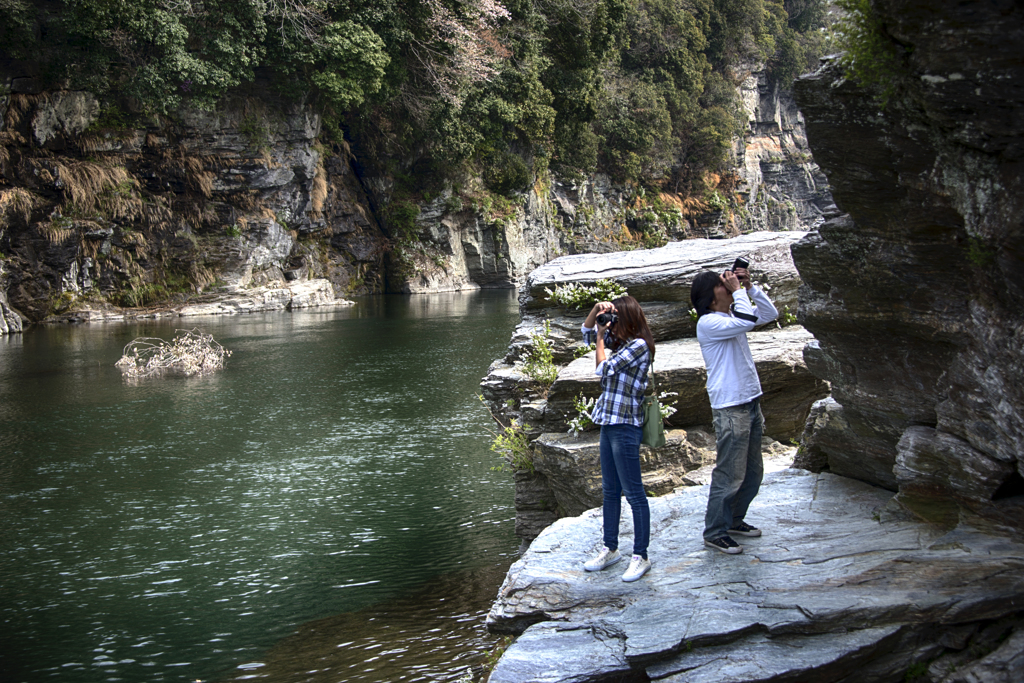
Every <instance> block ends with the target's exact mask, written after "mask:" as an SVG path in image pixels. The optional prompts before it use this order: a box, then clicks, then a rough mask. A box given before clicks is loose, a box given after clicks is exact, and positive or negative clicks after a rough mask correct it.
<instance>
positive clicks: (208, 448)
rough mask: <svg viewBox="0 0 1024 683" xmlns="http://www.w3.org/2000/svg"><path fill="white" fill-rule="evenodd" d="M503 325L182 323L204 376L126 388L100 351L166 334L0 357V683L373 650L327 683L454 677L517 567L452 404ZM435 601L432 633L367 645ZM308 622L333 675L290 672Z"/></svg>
mask: <svg viewBox="0 0 1024 683" xmlns="http://www.w3.org/2000/svg"><path fill="white" fill-rule="evenodd" d="M515 319H516V309H515V299H514V297H513V295H512V294H511V293H508V292H500V293H499V292H491V293H477V294H452V295H435V296H418V297H415V298H400V297H381V298H376V299H368V300H366V301H363V302H360V304H359V305H357V306H355V307H353V308H351V309H344V310H338V311H329V312H302V313H295V314H286V313H278V314H268V315H257V316H241V317H235V318H216V319H209V320H207V319H201V320H200V321H199V322H200V323H201V325H200V327H201V329H202V330H203V331H204V332H208V333H211V334H213V336H214V337H215V338H216V339H217V341H219V342H220V343H222V344H223V345H224V346H225V348H228V349H230V350H231V351H232V352H233V355H232V356H231V358H230V359H229V360H228V363H227V366H226V367H225V369H224V370H223V371H222V372H219V373H217V374H215V375H212V376H209V377H203V378H166V379H161V380H156V381H147V382H142V383H139V384H137V385H129V384H126V383H125V382H123V381H122V380H121V377H120V374H119V372H118V371H117V369H116V368H115V367H114V365H113V364H114V362H115V361H116V360H117V359H118V358H119V357H120V355H121V350H122V348H123V346H124V345H125V344H126V343H128V342H129V341H131V339H133V338H135V337H138V336H157V337H162V338H165V339H169V338H170V337H171V336H172V335H173V333H174V328H175V323H174V322H161V321H154V322H148V323H134V324H131V325H127V324H126V325H106V326H103V325H93V326H87V327H56V328H38V329H32V330H30V331H29V332H27V333H26V334H25V335H23V338H19V340H18V341H10V340H8V341H5V343H3V344H0V520H2V521H3V523H2V525H0V680H3V681H37V680H45V679H47V678H57V679H59V680H62V681H65V680H67V681H90V682H91V681H97V680H109V681H178V680H195V679H203V680H209V679H214V678H224V677H225V676H229V677H231V678H232V679H233V678H235V677H237V676H246V675H253V676H256V675H260V672H261V671H275V672H277V673H276V678H275V680H288V678H287V677H288V676H293V675H294V676H299V675H300V673H301V672H302V671H309V670H311V669H313V668H317V669H325V668H334V669H338V668H339V667H343V666H347V664H345V663H344V660H343V655H342V652H341V651H344V652H345V653H349V654H351V656H352V657H354V658H356V659H358V657H363V658H364V659H365V658H367V657H368V656H375V655H373V654H372V651H374V650H380V651H382V652H390V654H389V655H388V656H387V657H381V660H386V662H387V666H388V667H391V668H389V669H388V670H387V673H381V674H380V675H381V676H382V678H376V679H375V678H373V677H372V676H374V675H377V674H374V673H372V672H373V671H374V670H375V669H374V668H372V667H369V665H367V667H368V668H364V669H363V670H362V671H363V672H364V673H363V674H361V675H363V676H364V677H363V678H361V679H355V678H353V679H350V680H447V679H446V676H448V674H449V673H451V672H453V671H457V670H459V667H460V666H462V667H463V669H464V668H465V667H467V666H469V664H468V662H467V663H465V664H464V665H463V664H460V663H459V662H460V661H461V659H460V658H465V657H468V656H470V654H472V655H473V656H477V655H478V654H479V653H480V652H481V651H482V650H483V649H484V648H485V645H484V644H485V641H486V638H485V637H484V635H483V633H482V631H481V630H479V629H480V624H479V621H480V619H481V618H482V616H481V615H482V612H483V611H484V610H486V608H487V605H488V603H489V600H490V599H491V598H493V596H494V595H495V594H496V591H497V588H498V585H499V584H500V579H501V573H502V571H503V569H504V568H506V567H507V565H508V564H509V563H510V562H511V560H512V554H513V552H514V548H515V547H516V544H515V540H514V535H513V518H514V510H513V506H512V490H511V489H512V487H511V483H510V481H509V480H508V478H507V475H501V474H499V473H495V472H492V471H491V470H490V467H491V465H492V463H493V455H492V454H491V453H490V452H489V450H488V438H487V434H486V432H485V430H484V426H485V425H486V424H487V422H486V419H489V418H488V417H487V415H486V412H484V410H483V409H482V408H481V406H480V404H479V402H478V401H477V399H476V397H475V394H476V392H477V391H478V383H479V380H480V377H481V376H482V375H483V374H484V373H485V372H486V368H487V366H488V364H489V362H490V361H491V359H493V358H495V357H497V356H499V355H501V353H502V350H503V348H504V346H505V344H506V343H507V340H508V338H509V335H510V333H511V330H512V328H513V326H514V324H515ZM192 324H193V323H192V321H190V322H189V326H192ZM178 325H179V326H180V322H179V323H178ZM485 418H486V419H485ZM450 574H459V575H460V576H462V577H463V578H461V579H460V580H459V581H458V582H456V583H450V584H449V583H445V581H446V580H445V579H444V578H442V577H444V576H446V575H450ZM477 575H479V577H480V578H479V579H474V578H472V577H475V576H477ZM492 575H493V576H492ZM438 581H440V582H441V583H437V582H438ZM486 581H489V582H491V583H490V585H489V589H488V587H487V586H485V585H484V584H483V583H480V582H486ZM438 586H440V588H439V587H438ZM444 586H452V587H453V588H451V589H450V590H449V588H444ZM459 586H462V587H464V588H465V592H464V593H460V592H459V590H457V588H458V587H459ZM418 591H419V592H418ZM438 591H442V592H444V591H447V592H448V593H450V594H451V595H452V597H451V599H450V600H446V601H445V603H446V604H445V606H446V605H447V604H450V605H452V606H453V607H452V611H450V612H446V611H445V610H444V609H440V611H439V612H438V617H437V618H438V620H439V623H442V624H444V625H441V626H427V624H428V623H430V619H428V618H427V617H426V616H424V617H423V618H420V619H416V620H413V621H412V622H404V623H408V624H409V626H408V627H403V628H401V629H398V628H396V627H393V626H391V625H385V623H384V622H389V623H390V622H391V621H392V620H395V623H396V624H397V623H398V621H397V620H398V617H399V613H400V612H402V611H403V609H406V608H404V607H403V608H400V609H396V608H391V607H382V606H387V605H410V604H414V603H415V604H420V605H421V609H420V611H421V612H422V610H423V609H427V607H426V605H429V604H433V603H431V602H430V601H431V600H432V598H430V597H429V596H430V595H437V594H438ZM413 594H416V595H418V596H419V597H418V598H415V599H412V598H410V597H409V596H410V595H413ZM470 596H473V597H472V600H471V599H470ZM481 596H486V597H481ZM409 600H412V601H413V602H409ZM424 600H425V601H426V602H423V601H424ZM474 600H478V601H479V602H473V601H474ZM396 601H398V602H396ZM471 603H472V604H475V605H476V607H472V606H471ZM374 609H377V610H380V612H379V613H380V615H381V616H380V617H379V618H378V617H374V618H372V619H371V618H370V617H368V616H366V615H368V614H373V611H372V610H374ZM366 610H370V611H366ZM413 611H415V610H413ZM353 612H354V613H355V615H352V614H351V613H353ZM339 614H350V616H345V617H338V616H337V615H339ZM424 614H425V613H424ZM462 619H466V620H467V621H466V624H467V625H466V626H465V628H464V629H463V627H462V626H458V625H457V624H462V623H463V622H462V621H461V620H462ZM472 620H476V621H475V623H472V624H470V621H472ZM311 621H313V622H314V623H315V624H317V625H319V628H323V624H329V625H330V628H329V629H328V632H329V634H330V635H329V636H325V637H326V638H327V639H331V640H336V642H335V643H334V644H333V645H332V646H331V647H334V648H335V649H336V650H339V652H337V653H334V652H333V651H332V656H331V657H327V659H328V660H329V661H327V662H326V663H321V664H320V665H316V666H313V665H310V666H308V667H305V668H303V667H304V666H305V665H304V664H302V660H303V659H304V656H303V654H302V653H305V652H307V651H309V652H310V653H311V654H310V656H313V655H316V656H317V657H318V658H319V659H324V657H326V655H324V654H323V653H322V652H320V654H316V653H317V652H319V650H318V649H317V648H318V647H319V646H317V645H316V644H317V643H321V642H322V643H326V642H327V641H326V640H321V639H318V638H312V637H310V636H309V634H310V633H312V631H310V630H309V629H310V628H314V627H311V626H303V624H307V623H308V622H311ZM414 623H418V624H421V625H422V626H421V627H420V628H421V630H418V631H417V630H416V629H417V627H415V626H414V625H413V624H414ZM345 624H349V625H350V626H351V628H353V629H356V632H355V633H354V634H352V635H350V636H348V637H345V636H344V628H345V627H344V625H345ZM378 624H382V625H383V627H382V628H380V629H375V628H371V627H376V626H377V625H378ZM431 628H440V629H442V631H435V632H436V633H440V632H444V631H453V632H455V633H463V632H464V634H465V637H466V638H467V640H464V641H463V640H462V636H461V635H452V636H451V637H450V638H449V637H446V638H444V639H439V640H437V641H432V640H431V636H429V635H428V634H429V633H431V631H430V629H431ZM297 629H298V631H299V635H297V636H293V635H292V634H294V633H295V632H296V630H297ZM320 632H324V631H320ZM302 634H306V635H307V637H305V638H304V637H303V635H302ZM392 635H393V636H395V637H396V638H397V641H398V643H397V644H395V645H394V646H390V645H388V644H387V643H388V638H390V637H391V636H392ZM283 638H287V640H285V641H283V642H279V641H281V639H283ZM366 638H370V639H371V640H366ZM307 641H308V644H305V643H307ZM349 641H352V642H353V643H354V644H353V645H351V646H345V647H341V648H338V647H337V646H338V645H339V644H341V643H345V642H349ZM459 642H461V643H462V644H461V645H459V644H458V643H459ZM442 644H446V645H445V647H448V648H449V649H448V650H444V652H445V653H446V654H444V655H443V657H446V658H447V659H448V661H449V662H450V663H451V664H452V666H451V667H450V668H449V669H448V670H447V671H448V673H442V672H443V671H444V668H443V667H441V666H440V665H438V666H435V665H434V664H433V663H432V662H433V661H434V660H432V659H431V658H430V657H429V656H428V655H427V653H426V651H429V650H433V649H434V647H435V646H441V645H442ZM420 646H423V647H422V648H421V647H420ZM325 647H326V645H325ZM399 648H402V653H401V654H402V656H400V657H399V656H397V655H398V654H399V653H398V652H397V651H396V652H391V650H397V649H399ZM460 648H461V649H460ZM268 650H270V652H268ZM289 653H291V654H289ZM359 653H362V654H359ZM345 656H347V655H345ZM377 656H379V655H377ZM337 657H342V659H338V658H337ZM421 657H422V659H421ZM356 659H353V660H351V661H352V662H355V661H356ZM374 661H377V660H374ZM350 663H351V662H350ZM258 664H263V665H264V666H257V665H258ZM382 665H383V664H382ZM239 666H242V667H249V668H242V669H239V668H238V667H239ZM403 667H405V668H403ZM417 667H418V668H417ZM401 671H408V672H409V673H407V674H404V673H400V672H401ZM227 672H233V673H231V674H228V673H227ZM289 672H290V673H289ZM302 675H305V674H302ZM367 676H369V677H367ZM403 676H404V677H405V678H403ZM417 676H418V677H419V678H417ZM424 676H426V678H424ZM345 679H346V680H347V679H348V678H347V674H346V678H345ZM296 680H299V679H297V678H296ZM303 680H306V679H303ZM309 680H318V679H309ZM324 680H326V679H324ZM336 680H343V679H336Z"/></svg>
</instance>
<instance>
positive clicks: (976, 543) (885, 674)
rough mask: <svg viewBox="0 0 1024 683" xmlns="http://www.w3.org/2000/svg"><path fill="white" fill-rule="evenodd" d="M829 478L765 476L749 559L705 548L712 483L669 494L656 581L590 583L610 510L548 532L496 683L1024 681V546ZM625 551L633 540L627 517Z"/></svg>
mask: <svg viewBox="0 0 1024 683" xmlns="http://www.w3.org/2000/svg"><path fill="white" fill-rule="evenodd" d="M892 495H893V494H892V493H891V492H889V491H886V490H884V489H880V488H876V487H874V486H871V485H869V484H865V483H862V482H859V481H856V480H853V479H847V478H844V477H840V476H836V475H833V474H829V473H821V474H812V473H810V472H808V471H806V470H799V469H793V468H787V469H780V470H776V471H774V472H769V473H768V474H767V475H766V478H765V482H764V484H763V486H762V489H761V493H760V495H759V496H758V498H757V499H756V500H755V502H754V504H753V505H752V506H751V510H750V514H749V515H748V519H749V520H750V521H751V522H752V523H754V524H756V525H757V526H759V527H761V528H762V529H763V530H764V535H763V536H762V537H761V538H754V539H740V542H741V545H743V546H744V548H745V550H744V553H743V554H742V555H736V556H729V555H724V554H722V553H720V552H718V551H714V550H708V549H705V548H704V546H703V543H702V539H701V531H702V529H703V519H704V510H705V505H706V501H707V487H706V486H702V487H699V488H698V487H694V488H689V489H683V490H681V491H679V492H678V493H674V494H670V495H666V496H663V497H657V498H652V499H651V500H650V503H651V518H652V519H651V521H652V534H651V541H652V542H651V546H650V557H651V560H652V562H653V567H652V569H651V571H650V573H649V574H648V575H647V576H645V577H644V578H643V579H641V580H640V581H637V582H636V583H632V584H626V583H623V582H622V581H621V580H620V576H621V574H622V572H623V571H624V569H625V563H624V562H622V563H619V564H618V565H615V566H613V567H612V568H609V569H607V570H605V571H603V572H596V573H587V572H584V571H583V562H584V560H586V559H587V558H588V557H590V556H591V554H592V553H593V552H594V551H595V549H597V548H598V547H599V546H600V538H601V517H600V510H598V509H594V510H590V511H588V512H586V513H584V514H583V515H581V516H579V517H573V518H563V519H560V520H558V521H557V522H555V523H554V524H552V525H551V526H550V527H548V528H547V529H546V530H545V531H544V532H542V533H541V534H540V536H538V537H537V539H536V540H535V541H534V542H533V543H532V545H531V546H530V547H529V549H528V550H527V551H526V553H525V554H524V555H523V556H522V558H521V559H520V560H519V561H517V562H516V563H515V564H513V565H512V567H511V568H510V569H509V572H508V575H507V577H506V579H505V582H504V584H503V585H502V587H501V590H500V592H499V595H498V599H497V601H496V602H495V603H494V605H493V607H492V609H491V611H490V614H489V615H488V617H487V625H488V628H489V629H490V630H491V631H492V632H495V633H506V634H515V635H517V636H518V638H517V640H516V641H515V642H514V643H512V645H510V646H509V647H508V649H507V650H506V651H505V653H504V654H503V656H502V657H501V659H500V660H499V661H498V663H497V665H496V666H495V668H494V670H493V671H492V673H491V676H490V679H489V680H490V683H512V682H516V683H524V682H527V681H545V682H548V683H559V682H569V681H571V682H573V683H588V682H594V683H597V682H604V681H647V680H658V681H670V682H672V683H683V682H686V683H697V682H705V681H706V682H708V683H712V682H714V683H727V682H731V681H764V682H768V681H772V682H782V681H793V682H796V681H813V682H814V683H830V682H833V681H835V682H840V681H841V682H843V683H854V682H857V683H872V682H875V681H879V682H881V681H893V682H895V681H903V680H909V678H908V677H911V676H912V677H913V680H916V681H943V682H944V683H953V682H954V681H965V682H966V681H971V682H976V683H981V682H985V683H1010V682H1011V681H1013V682H1019V681H1021V680H1024V538H1022V535H1021V532H1020V530H1018V529H1009V528H999V527H993V526H992V525H991V523H984V522H982V521H980V520H974V519H970V518H962V519H961V520H960V522H959V524H958V525H957V526H956V527H955V528H952V529H949V528H940V527H936V526H932V525H928V524H924V523H922V522H920V521H918V520H917V519H916V518H911V517H910V516H909V515H907V514H905V512H904V511H903V510H902V508H900V507H899V506H898V505H897V504H896V503H895V502H894V501H893V500H892ZM623 507H624V514H623V524H622V528H621V530H620V544H621V548H622V549H623V550H624V551H625V552H627V553H628V552H629V550H630V548H631V545H632V538H631V529H632V524H631V520H630V515H629V508H628V506H626V505H625V504H624V506H623Z"/></svg>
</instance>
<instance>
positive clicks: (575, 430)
mask: <svg viewBox="0 0 1024 683" xmlns="http://www.w3.org/2000/svg"><path fill="white" fill-rule="evenodd" d="M595 403H597V400H596V399H594V398H584V397H583V394H580V395H579V396H577V397H576V398H574V399H573V400H572V407H573V408H574V409H575V410H576V416H575V417H574V418H572V419H571V420H569V422H568V424H569V434H571V435H572V436H573V438H578V437H579V435H580V434H582V433H583V432H584V431H586V429H587V428H588V427H590V426H592V425H593V424H594V420H593V419H592V418H591V417H590V411H591V410H592V409H593V407H594V404H595Z"/></svg>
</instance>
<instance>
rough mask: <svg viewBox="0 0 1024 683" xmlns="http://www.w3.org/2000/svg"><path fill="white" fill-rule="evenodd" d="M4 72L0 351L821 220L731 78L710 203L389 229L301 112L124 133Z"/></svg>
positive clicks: (499, 213)
mask: <svg viewBox="0 0 1024 683" xmlns="http://www.w3.org/2000/svg"><path fill="white" fill-rule="evenodd" d="M12 68H14V67H11V66H10V65H7V66H5V67H4V69H7V70H10V69H12ZM755 68H756V67H751V69H755ZM0 71H2V70H0ZM19 73H20V72H19ZM19 73H14V72H11V73H0V320H2V322H0V334H2V333H8V332H17V331H19V330H20V329H21V327H22V325H23V319H24V322H29V323H31V322H39V321H43V320H48V321H57V320H64V321H81V320H96V319H108V320H110V319H121V318H124V317H126V316H127V317H131V316H133V315H151V314H153V311H154V310H157V309H159V310H163V311H164V312H165V313H166V314H176V313H177V312H178V311H179V310H180V309H182V308H183V307H186V306H189V307H191V310H197V309H195V306H193V304H195V305H197V306H199V307H200V308H201V309H202V310H206V311H209V310H263V305H262V304H260V303H259V301H258V299H259V298H260V296H262V294H259V293H254V292H253V290H256V289H259V288H263V289H265V290H268V291H271V292H273V297H272V298H274V300H275V302H276V303H275V304H274V305H275V306H277V305H279V304H280V305H283V306H285V307H293V306H297V305H302V304H300V302H298V300H293V298H294V297H293V296H292V293H291V292H290V289H289V288H291V287H293V286H296V285H295V284H294V283H299V285H301V287H307V285H305V284H303V283H306V282H312V281H315V282H316V283H317V284H316V287H317V288H318V291H320V292H321V293H322V294H321V295H320V296H321V298H324V296H323V295H324V294H326V293H327V292H328V289H329V290H331V291H333V293H334V296H335V297H344V296H348V295H358V294H372V293H380V292H385V291H387V292H404V293H419V292H433V291H448V290H463V289H475V288H479V287H515V286H518V285H519V284H521V283H522V282H523V281H524V280H525V279H526V276H527V275H528V274H529V273H530V272H531V271H532V270H534V269H536V268H537V267H539V266H541V265H543V264H545V263H547V262H548V261H550V260H552V259H553V258H555V257H557V256H559V255H562V254H566V253H591V252H597V253H607V252H614V251H622V250H631V249H637V248H645V247H651V246H657V245H660V244H664V242H665V241H666V240H672V241H675V240H684V239H688V238H693V237H725V236H731V235H736V234H739V233H740V232H749V231H751V230H753V231H762V230H779V229H782V230H803V229H807V228H808V227H811V226H813V225H815V224H817V223H818V222H820V220H821V215H822V213H823V212H824V211H827V210H828V207H829V206H831V198H830V195H829V194H828V191H827V187H826V186H825V183H824V178H823V177H822V175H821V173H820V171H818V169H817V166H816V165H815V163H814V162H813V160H812V159H811V157H810V154H809V151H808V148H807V143H806V138H805V135H804V133H803V122H802V118H801V116H800V114H799V112H798V111H797V110H796V108H795V106H794V105H793V103H792V99H791V97H790V96H789V94H788V93H787V92H785V91H782V90H780V89H779V87H778V86H777V84H774V83H772V82H770V81H769V80H768V79H767V78H766V77H765V75H764V73H763V72H762V71H756V70H752V71H749V73H748V74H747V75H746V76H744V75H743V74H740V75H738V76H736V77H735V78H736V82H737V83H738V85H737V93H738V100H737V101H738V105H739V107H740V108H741V111H740V113H739V115H740V116H742V117H746V119H747V121H748V126H747V129H746V131H745V133H744V134H743V136H742V137H739V138H737V139H736V140H735V141H734V144H733V164H734V168H733V171H731V172H730V173H731V175H730V177H732V178H734V179H735V183H733V184H732V185H731V186H732V187H734V190H735V191H734V193H733V195H732V196H731V197H722V196H718V195H716V197H714V198H712V199H713V200H714V201H715V202H720V203H721V206H718V205H716V206H712V205H710V204H708V202H707V201H705V200H706V199H708V198H704V199H705V200H702V199H700V198H683V197H680V196H678V195H675V194H673V193H672V191H671V188H664V191H655V190H651V191H650V192H646V193H645V191H644V190H643V189H641V188H639V187H624V186H619V185H616V184H615V183H613V182H612V181H611V179H610V178H608V177H607V176H605V175H601V174H597V175H595V176H593V177H590V178H586V179H583V180H581V181H579V182H567V181H560V180H558V179H556V178H551V177H549V176H545V177H542V178H539V179H537V181H536V182H535V184H534V185H533V186H532V187H531V188H529V189H528V190H527V191H525V192H523V193H521V194H519V195H517V196H515V197H513V198H500V197H494V196H488V195H486V194H485V193H483V194H482V193H480V192H478V191H477V190H474V189H469V190H466V189H465V188H463V190H462V191H461V193H453V191H452V190H451V188H448V189H446V190H444V191H443V192H441V193H440V194H439V195H437V196H428V195H426V192H424V193H423V194H424V196H423V197H419V198H417V202H416V204H415V205H412V204H409V205H408V206H406V207H405V208H406V209H407V211H408V213H407V214H406V216H405V219H404V220H399V219H398V218H397V215H398V212H396V211H395V210H394V205H393V202H394V200H395V191H394V187H395V183H396V180H395V178H393V177H388V176H386V175H381V174H380V172H379V171H377V172H375V171H372V170H371V169H372V168H374V167H380V166H381V164H371V163H367V162H368V161H369V160H368V159H365V158H359V157H358V155H359V154H360V153H361V152H360V150H359V149H358V148H355V149H353V148H351V147H350V146H348V145H336V144H331V143H329V142H327V141H326V138H325V137H324V136H323V135H321V121H320V118H319V116H318V115H317V114H315V112H314V110H313V108H312V107H311V106H309V105H307V104H305V103H303V102H296V101H283V100H281V99H280V98H279V97H275V96H273V95H271V94H270V93H269V91H268V90H266V89H260V87H257V86H254V88H253V89H252V91H251V92H250V93H249V94H248V95H246V96H241V95H239V96H236V97H234V98H229V99H226V100H225V101H223V102H221V104H220V105H219V106H218V108H217V109H216V110H215V111H211V112H204V111H198V110H185V109H183V110H180V111H178V112H176V113H175V114H174V115H173V116H170V117H143V116H140V115H132V116H128V115H126V114H124V112H120V111H119V110H110V109H104V108H103V107H102V106H101V104H100V102H99V101H98V100H97V99H96V98H95V97H94V96H93V95H92V94H90V93H88V92H82V91H52V92H44V91H41V90H40V87H39V84H38V82H37V81H36V80H35V79H33V78H29V77H22V76H20V75H19ZM111 111H114V112H115V114H116V115H112V114H111ZM397 163H398V166H401V161H400V160H398V161H397ZM375 173H376V175H375ZM470 181H472V179H470ZM470 185H472V182H470ZM403 201H405V200H403ZM727 205H728V206H731V207H732V208H727V209H726V210H719V209H721V208H722V207H723V206H727ZM289 283H292V284H289ZM328 285H329V286H328ZM229 297H230V299H231V300H230V301H228V298H229ZM246 297H248V298H249V299H252V301H246V300H245V299H246ZM307 305H308V304H307Z"/></svg>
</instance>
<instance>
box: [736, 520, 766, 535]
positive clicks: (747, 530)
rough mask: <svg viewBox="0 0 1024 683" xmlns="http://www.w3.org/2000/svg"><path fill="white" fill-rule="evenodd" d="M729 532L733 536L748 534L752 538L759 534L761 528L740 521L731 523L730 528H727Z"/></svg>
mask: <svg viewBox="0 0 1024 683" xmlns="http://www.w3.org/2000/svg"><path fill="white" fill-rule="evenodd" d="M729 533H730V534H733V535H735V536H749V537H750V538H754V537H755V536H760V535H761V530H760V529H758V528H757V527H756V526H750V525H749V524H747V523H746V522H740V523H739V524H733V525H732V528H731V529H729Z"/></svg>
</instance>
